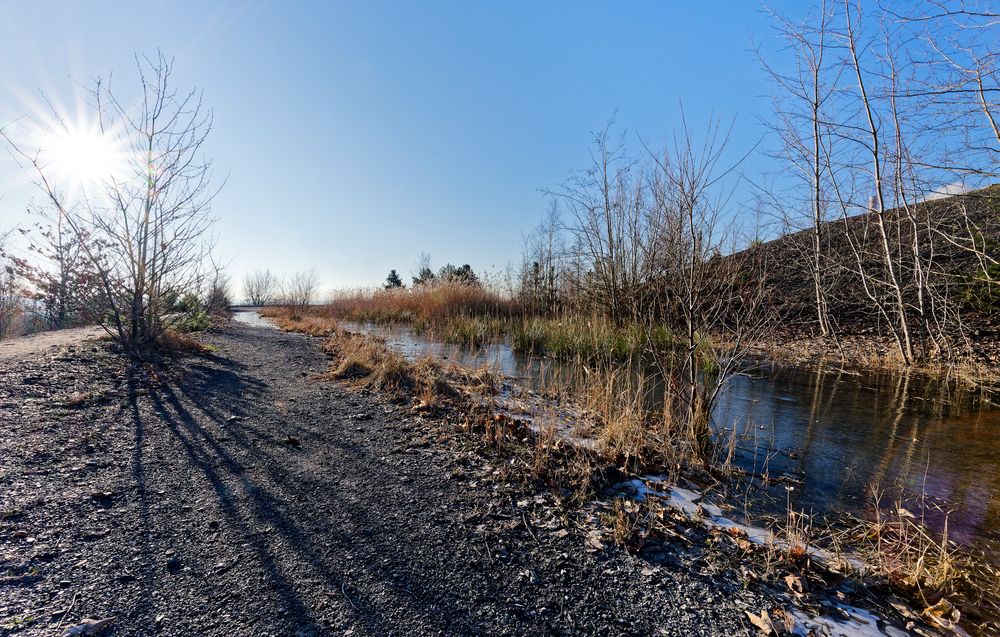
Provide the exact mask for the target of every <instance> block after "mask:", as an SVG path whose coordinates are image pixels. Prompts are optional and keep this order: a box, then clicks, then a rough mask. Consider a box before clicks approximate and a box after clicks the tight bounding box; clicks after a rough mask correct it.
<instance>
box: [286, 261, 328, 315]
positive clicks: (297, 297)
mask: <svg viewBox="0 0 1000 637" xmlns="http://www.w3.org/2000/svg"><path fill="white" fill-rule="evenodd" d="M318 288H319V277H318V276H316V271H315V270H299V271H298V272H296V273H295V274H293V275H292V276H291V277H289V279H288V283H287V284H286V286H285V294H284V297H285V299H284V300H285V303H287V304H288V305H290V306H291V307H293V308H296V309H298V310H302V309H303V308H306V307H308V306H309V305H311V304H312V302H313V299H314V297H315V296H316V291H317V290H318Z"/></svg>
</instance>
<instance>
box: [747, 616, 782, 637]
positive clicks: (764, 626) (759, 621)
mask: <svg viewBox="0 0 1000 637" xmlns="http://www.w3.org/2000/svg"><path fill="white" fill-rule="evenodd" d="M743 612H745V613H746V614H747V619H749V620H750V623H751V624H753V625H754V626H756V627H757V629H758V630H760V632H761V633H763V634H765V635H775V634H777V633H775V631H774V624H772V623H771V616H770V615H768V613H767V611H766V610H765V611H761V613H760V615H754V614H753V613H751V612H750V611H748V610H746V611H743Z"/></svg>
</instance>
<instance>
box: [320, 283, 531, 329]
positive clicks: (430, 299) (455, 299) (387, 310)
mask: <svg viewBox="0 0 1000 637" xmlns="http://www.w3.org/2000/svg"><path fill="white" fill-rule="evenodd" d="M324 311H326V312H328V313H329V314H330V316H332V317H334V318H338V319H342V320H348V321H358V322H373V323H412V324H413V325H414V327H416V328H417V329H421V328H424V329H426V328H429V327H444V326H445V325H447V324H448V323H449V321H451V320H452V319H455V318H457V317H472V316H477V317H483V316H492V317H513V316H520V315H521V313H522V308H521V305H520V303H518V302H517V301H514V300H511V299H508V298H504V297H503V296H501V295H500V294H498V293H496V292H494V291H492V290H489V289H487V288H484V287H480V286H473V285H462V284H456V283H438V284H435V285H429V286H420V287H417V288H413V289H406V288H403V289H394V290H381V289H371V288H368V289H365V288H359V289H354V290H345V291H340V292H336V293H334V295H333V296H332V297H331V298H330V300H329V302H328V303H327V305H326V306H324Z"/></svg>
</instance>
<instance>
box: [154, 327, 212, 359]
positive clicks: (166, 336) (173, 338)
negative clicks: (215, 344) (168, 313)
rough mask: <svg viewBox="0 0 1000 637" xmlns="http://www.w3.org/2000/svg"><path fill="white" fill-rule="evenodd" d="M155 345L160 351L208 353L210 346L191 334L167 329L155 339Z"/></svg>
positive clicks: (210, 349) (210, 350)
mask: <svg viewBox="0 0 1000 637" xmlns="http://www.w3.org/2000/svg"><path fill="white" fill-rule="evenodd" d="M156 346H157V349H159V350H160V351H161V352H172V353H186V354H208V353H209V352H212V351H213V348H212V347H209V346H208V345H205V344H204V343H202V342H200V341H198V340H197V339H195V338H194V337H192V336H189V335H187V334H181V333H180V332H175V331H173V330H167V331H165V332H164V333H162V334H160V336H159V338H157V339H156Z"/></svg>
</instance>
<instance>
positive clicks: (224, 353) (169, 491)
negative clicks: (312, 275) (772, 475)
mask: <svg viewBox="0 0 1000 637" xmlns="http://www.w3.org/2000/svg"><path fill="white" fill-rule="evenodd" d="M206 340H207V342H209V343H211V344H212V345H214V346H215V347H216V348H217V351H216V352H215V353H214V354H212V355H209V356H200V357H189V358H186V359H183V360H182V361H180V362H178V363H175V364H173V365H172V367H171V368H169V369H168V370H167V371H166V372H163V371H158V372H157V373H156V374H155V375H154V377H153V378H152V379H150V380H149V381H143V382H137V381H127V380H124V378H126V376H125V374H124V373H123V372H124V370H123V368H122V364H121V362H120V361H118V360H117V359H115V358H114V357H113V356H112V355H110V354H109V353H108V352H107V349H106V348H107V345H106V344H102V343H89V344H85V345H82V346H77V347H75V348H73V349H71V350H67V349H63V350H60V351H58V352H57V353H55V354H54V355H51V356H48V357H44V358H39V357H29V358H21V359H17V360H14V359H10V360H8V361H6V362H4V363H0V434H2V436H0V635H7V634H17V635H34V634H59V633H60V631H61V630H63V629H65V628H66V627H67V626H71V625H75V624H77V623H78V622H80V621H81V619H83V618H86V617H94V618H107V617H113V618H114V621H113V622H111V624H110V626H109V627H108V629H107V630H106V632H105V633H104V634H108V635H149V634H164V635H299V636H306V635H440V634H446V635H486V634H489V635H493V634H497V635H529V634H530V635H542V634H545V635H549V634H552V635H575V634H581V635H582V634H601V635H622V634H630V635H631V634H634V635H719V634H728V635H733V636H736V635H751V634H755V633H756V631H755V630H751V628H750V626H749V624H748V622H747V620H746V617H745V615H744V612H743V609H744V608H746V609H752V610H755V611H756V610H759V609H760V608H763V607H765V606H766V601H765V600H764V599H763V598H761V597H760V596H759V595H758V594H757V593H755V592H753V591H752V590H750V589H747V588H744V586H743V585H742V584H741V583H740V582H739V577H738V576H736V575H734V574H732V573H728V574H727V573H722V574H719V573H716V574H715V575H714V576H713V575H709V574H708V573H707V571H709V570H710V568H711V567H710V565H709V564H708V563H707V562H705V561H704V560H703V559H701V558H700V557H698V556H697V555H696V554H693V553H689V552H688V551H689V549H684V548H678V547H670V546H667V545H665V546H664V547H663V548H662V550H659V551H658V552H657V556H658V557H657V558H656V559H655V560H651V559H649V558H644V557H638V556H634V555H629V554H627V553H625V552H623V551H621V550H619V549H617V548H615V547H608V548H606V549H604V550H599V551H596V550H592V549H591V550H588V546H587V544H586V542H585V538H584V537H583V535H582V533H581V532H579V531H577V530H575V529H574V528H573V525H572V524H571V523H570V521H569V518H568V517H566V516H563V515H561V514H560V513H559V512H558V509H556V508H555V507H554V506H552V504H551V500H552V498H551V496H550V495H547V494H536V493H525V492H519V491H518V488H517V487H514V486H511V485H509V484H507V483H506V482H504V481H501V480H500V479H498V478H497V477H496V474H497V473H498V471H497V467H496V464H497V463H498V462H500V461H498V460H490V459H488V458H484V457H481V456H480V455H478V454H477V453H475V452H474V445H473V444H472V441H471V435H468V434H458V433H456V432H455V431H454V428H453V427H450V426H447V425H444V424H442V423H437V422H435V421H430V420H423V419H420V418H416V417H414V416H411V415H410V414H408V413H406V412H405V411H404V410H402V408H397V407H396V406H394V405H392V404H391V403H389V402H387V401H385V400H383V399H382V398H380V397H376V396H372V395H368V394H360V393H356V392H352V391H350V390H348V389H346V388H345V387H343V386H341V385H339V384H336V383H332V382H328V381H322V380H313V379H311V378H310V375H311V373H312V372H314V371H319V370H323V369H325V367H326V359H325V357H324V355H323V354H322V353H321V351H320V349H319V347H318V344H317V341H314V340H312V339H310V338H309V337H305V336H300V335H296V334H287V333H282V332H278V331H276V330H269V329H264V328H254V327H249V326H245V325H240V324H236V323H234V324H232V325H231V326H230V327H228V328H226V329H225V330H223V331H221V332H217V333H214V334H211V335H209V336H207V337H206ZM699 573H704V574H699ZM57 628H58V630H57Z"/></svg>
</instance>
